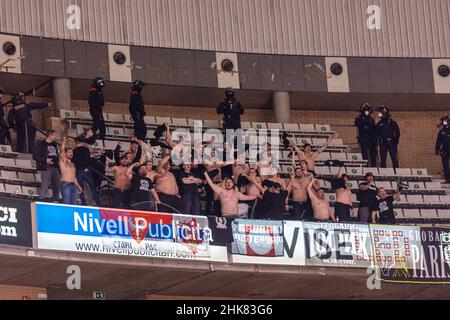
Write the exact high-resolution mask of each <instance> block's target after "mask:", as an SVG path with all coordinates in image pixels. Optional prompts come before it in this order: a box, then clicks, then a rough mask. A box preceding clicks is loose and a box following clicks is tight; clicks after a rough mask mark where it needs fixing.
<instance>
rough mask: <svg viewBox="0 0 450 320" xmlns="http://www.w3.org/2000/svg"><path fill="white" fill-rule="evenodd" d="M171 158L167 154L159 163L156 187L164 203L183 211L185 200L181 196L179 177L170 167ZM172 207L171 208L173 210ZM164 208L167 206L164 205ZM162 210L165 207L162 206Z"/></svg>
mask: <svg viewBox="0 0 450 320" xmlns="http://www.w3.org/2000/svg"><path fill="white" fill-rule="evenodd" d="M170 158H171V156H170V155H167V156H165V157H164V158H163V159H162V160H161V161H160V162H159V164H158V168H157V170H156V178H155V189H156V191H157V192H158V196H159V199H160V200H161V202H162V203H163V204H167V205H169V206H170V207H172V208H173V209H176V210H177V211H180V212H182V211H183V210H184V202H183V200H182V199H181V196H180V190H179V188H178V184H177V179H176V178H175V175H174V174H173V173H172V171H171V168H170ZM172 208H169V209H170V210H173V209H172ZM164 209H167V208H166V207H164ZM161 210H163V209H162V208H161ZM166 211H167V210H166ZM174 213H178V212H174Z"/></svg>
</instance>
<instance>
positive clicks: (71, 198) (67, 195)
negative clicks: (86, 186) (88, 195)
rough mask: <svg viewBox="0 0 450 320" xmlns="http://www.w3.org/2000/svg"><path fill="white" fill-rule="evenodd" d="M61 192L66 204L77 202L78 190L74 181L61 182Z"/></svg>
mask: <svg viewBox="0 0 450 320" xmlns="http://www.w3.org/2000/svg"><path fill="white" fill-rule="evenodd" d="M61 193H62V196H63V203H64V204H72V205H76V204H77V199H78V190H77V187H76V185H75V184H74V183H68V182H63V183H62V184H61Z"/></svg>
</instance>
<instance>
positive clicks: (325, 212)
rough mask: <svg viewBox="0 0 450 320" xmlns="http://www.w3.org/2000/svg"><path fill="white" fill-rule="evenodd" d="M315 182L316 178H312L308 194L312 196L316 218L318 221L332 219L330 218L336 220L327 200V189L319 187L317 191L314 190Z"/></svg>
mask: <svg viewBox="0 0 450 320" xmlns="http://www.w3.org/2000/svg"><path fill="white" fill-rule="evenodd" d="M315 182H316V179H312V180H311V182H310V183H309V184H308V195H309V197H310V198H311V202H312V207H313V210H314V219H316V220H318V221H330V219H331V220H333V221H336V219H335V217H334V214H333V213H332V212H331V210H330V205H329V203H328V201H327V200H325V191H324V190H323V189H319V190H318V191H317V192H316V191H314V189H313V185H314V183H315Z"/></svg>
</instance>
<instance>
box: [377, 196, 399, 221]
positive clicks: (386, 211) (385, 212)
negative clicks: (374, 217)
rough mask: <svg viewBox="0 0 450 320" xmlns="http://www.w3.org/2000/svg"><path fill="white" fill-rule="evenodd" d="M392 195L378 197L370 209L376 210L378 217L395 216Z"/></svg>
mask: <svg viewBox="0 0 450 320" xmlns="http://www.w3.org/2000/svg"><path fill="white" fill-rule="evenodd" d="M394 201H395V200H394V197H393V196H389V197H386V198H385V199H383V200H382V199H379V200H377V201H376V203H375V205H374V206H372V211H378V213H379V215H380V218H381V217H383V216H385V217H395V213H394Z"/></svg>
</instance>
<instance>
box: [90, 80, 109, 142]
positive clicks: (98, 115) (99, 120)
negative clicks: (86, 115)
mask: <svg viewBox="0 0 450 320" xmlns="http://www.w3.org/2000/svg"><path fill="white" fill-rule="evenodd" d="M88 99H89V112H90V113H91V117H92V121H93V122H94V123H93V125H92V131H93V132H94V134H95V133H97V131H98V130H100V132H99V137H100V139H102V140H105V136H106V126H105V119H104V118H103V107H104V106H105V99H104V97H103V92H102V90H101V89H98V88H91V89H90V90H89V98H88Z"/></svg>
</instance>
